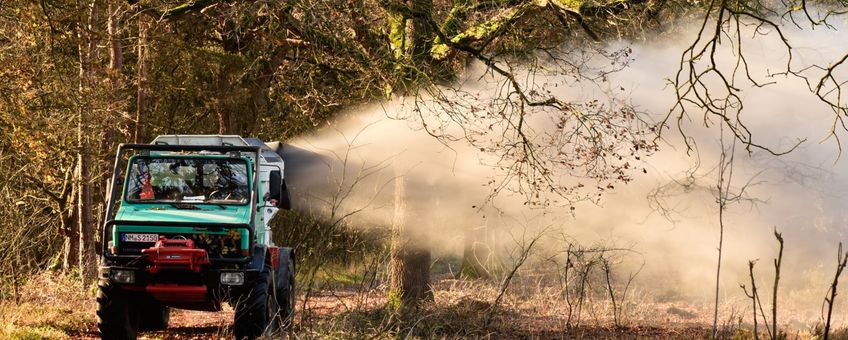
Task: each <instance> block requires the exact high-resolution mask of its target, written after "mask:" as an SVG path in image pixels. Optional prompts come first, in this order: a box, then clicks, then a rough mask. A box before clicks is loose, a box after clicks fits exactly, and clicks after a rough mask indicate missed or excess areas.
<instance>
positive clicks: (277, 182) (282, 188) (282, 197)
mask: <svg viewBox="0 0 848 340" xmlns="http://www.w3.org/2000/svg"><path fill="white" fill-rule="evenodd" d="M268 186H269V188H268V194H269V196H270V197H269V198H270V199H272V200H276V201H277V204H276V206H277V208H280V209H286V210H288V209H291V201H290V200H289V192H288V189H287V188H286V181H284V180H283V174H282V173H280V171H279V170H273V171H271V173H270V176H269V178H268Z"/></svg>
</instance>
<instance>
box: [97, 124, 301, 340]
mask: <svg viewBox="0 0 848 340" xmlns="http://www.w3.org/2000/svg"><path fill="white" fill-rule="evenodd" d="M281 154H282V153H281V144H280V143H267V144H266V143H264V142H262V141H260V140H258V139H255V138H242V137H239V136H224V135H217V136H208V135H166V136H159V137H157V138H156V139H155V140H154V141H153V143H151V144H121V145H120V146H119V148H118V152H117V155H116V157H115V167H114V173H113V177H112V181H111V186H110V188H111V193H110V196H109V200H108V204H107V207H106V214H105V216H106V218H105V222H104V226H103V234H102V245H103V249H102V253H101V254H102V256H101V262H100V267H99V272H98V275H99V276H98V286H99V287H98V288H99V291H98V295H97V302H98V309H97V318H98V328H99V329H100V334H101V337H102V338H104V339H134V338H136V337H137V335H138V332H139V331H155V330H163V329H166V328H167V327H168V319H169V313H170V310H171V308H181V309H192V310H204V311H220V310H221V308H222V304H223V303H225V302H226V303H228V304H229V305H230V306H232V308H233V310H234V311H235V320H234V321H233V333H234V334H235V337H236V338H237V339H252V338H256V337H259V336H263V335H273V334H279V332H281V331H282V330H283V329H285V328H287V327H290V326H291V322H292V318H293V315H294V308H295V271H294V270H295V268H294V260H295V254H294V251H293V250H292V249H291V248H286V247H280V246H277V245H275V244H274V243H273V241H272V239H273V238H272V237H271V236H272V235H271V228H270V226H269V224H268V223H269V221H270V220H271V218H272V217H273V216H274V214H275V213H277V211H278V210H279V209H288V208H289V207H290V201H289V197H288V192H287V190H286V185H285V178H283V175H284V172H283V170H284V164H283V159H282V157H281Z"/></svg>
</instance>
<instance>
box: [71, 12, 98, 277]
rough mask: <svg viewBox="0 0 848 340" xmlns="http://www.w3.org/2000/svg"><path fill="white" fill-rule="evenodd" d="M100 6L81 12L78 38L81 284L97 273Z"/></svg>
mask: <svg viewBox="0 0 848 340" xmlns="http://www.w3.org/2000/svg"><path fill="white" fill-rule="evenodd" d="M100 6H101V4H100V2H99V1H98V0H92V1H91V3H87V4H86V5H85V7H84V8H81V9H80V20H79V23H80V27H79V28H78V39H79V58H80V61H79V82H80V83H79V93H80V98H81V102H82V103H83V105H82V106H80V110H79V113H78V115H77V175H76V182H77V195H78V197H77V209H78V212H77V217H78V218H79V222H78V225H79V239H80V242H79V244H80V252H79V265H80V271H81V274H82V277H83V281H84V282H86V283H88V282H91V281H92V280H93V279H94V277H95V273H96V255H95V251H94V231H95V230H96V229H95V228H94V220H93V217H92V183H93V181H92V177H91V169H92V165H93V164H92V157H91V156H92V152H93V151H94V149H93V147H92V144H91V141H90V140H89V139H90V137H91V133H92V131H91V128H90V125H91V121H92V120H93V119H94V117H93V107H92V105H91V100H92V99H93V97H94V95H95V94H96V86H97V75H96V73H95V67H96V63H97V60H98V44H99V42H100V40H99V38H98V29H99V28H98V25H99V21H100V11H101V8H100Z"/></svg>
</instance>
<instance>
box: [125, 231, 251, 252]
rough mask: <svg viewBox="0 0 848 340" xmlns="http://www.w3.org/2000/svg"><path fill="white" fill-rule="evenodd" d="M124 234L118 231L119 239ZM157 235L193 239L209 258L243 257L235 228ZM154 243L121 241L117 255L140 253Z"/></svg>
mask: <svg viewBox="0 0 848 340" xmlns="http://www.w3.org/2000/svg"><path fill="white" fill-rule="evenodd" d="M133 233H137V232H133ZM124 234H126V233H119V239H121V240H123V239H124ZM158 235H159V236H165V237H167V238H178V236H182V237H185V238H187V239H190V240H192V241H194V246H195V247H196V248H198V249H205V250H206V253H207V255H208V256H209V258H210V259H216V258H241V257H244V255H243V254H242V252H241V235H240V234H239V233H238V232H236V231H235V230H233V231H232V232H230V233H227V234H198V233H195V234H184V233H183V234H180V233H159V234H158ZM154 245H155V242H128V241H122V242H120V243H119V246H118V255H141V250H142V249H147V248H150V247H153V246H154Z"/></svg>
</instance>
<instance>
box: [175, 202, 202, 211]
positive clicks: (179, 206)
mask: <svg viewBox="0 0 848 340" xmlns="http://www.w3.org/2000/svg"><path fill="white" fill-rule="evenodd" d="M170 204H171V206H173V207H174V208H177V209H184V210H200V208H198V207H197V206H196V205H194V204H190V203H170Z"/></svg>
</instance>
